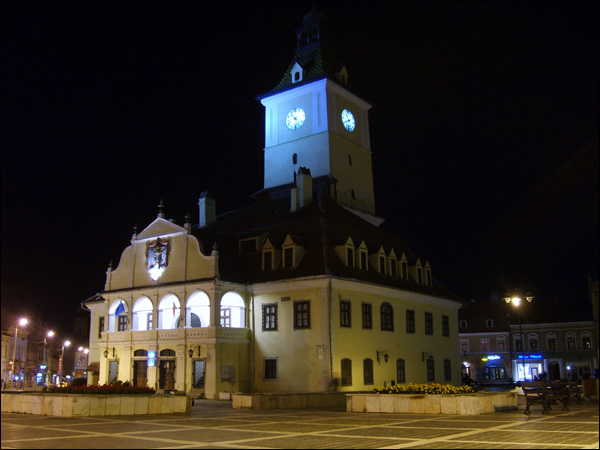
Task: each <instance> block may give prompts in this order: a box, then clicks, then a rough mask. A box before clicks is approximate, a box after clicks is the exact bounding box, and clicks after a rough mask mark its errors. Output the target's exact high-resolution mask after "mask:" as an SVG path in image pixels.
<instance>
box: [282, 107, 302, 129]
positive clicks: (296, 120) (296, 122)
mask: <svg viewBox="0 0 600 450" xmlns="http://www.w3.org/2000/svg"><path fill="white" fill-rule="evenodd" d="M304 119H306V115H305V114H304V110H303V109H302V108H296V109H292V110H291V111H290V112H289V113H288V115H287V117H286V118H285V124H286V125H287V127H288V128H289V129H290V130H295V129H296V128H300V127H301V126H302V124H303V123H304Z"/></svg>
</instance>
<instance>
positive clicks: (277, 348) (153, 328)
mask: <svg viewBox="0 0 600 450" xmlns="http://www.w3.org/2000/svg"><path fill="white" fill-rule="evenodd" d="M323 25H324V17H323V16H322V15H320V14H319V13H318V12H316V11H315V10H313V11H311V13H309V14H307V16H306V17H305V20H304V24H303V27H302V28H301V29H299V30H297V34H298V36H299V41H298V42H299V43H298V49H297V50H296V53H295V57H294V60H293V61H292V63H291V64H290V67H289V69H288V70H287V71H286V72H285V75H284V77H283V79H282V81H281V82H280V84H279V85H278V86H277V87H276V88H275V89H273V90H272V91H270V92H269V93H267V94H265V95H263V96H261V97H260V99H261V102H262V103H263V104H264V105H265V108H266V116H265V125H266V138H265V184H264V188H263V190H262V191H260V192H258V193H257V194H255V199H256V202H255V203H254V204H253V205H251V206H249V207H247V208H245V209H241V210H238V211H234V212H229V213H227V214H223V215H220V216H217V215H216V203H215V199H214V198H213V197H211V196H210V195H208V194H206V193H204V194H202V195H201V197H200V201H199V214H200V219H199V224H198V226H196V227H192V226H191V224H190V223H189V221H188V222H187V223H186V224H185V225H184V226H183V227H180V226H178V225H175V224H174V223H172V222H170V221H167V220H165V219H164V214H163V213H162V210H161V212H159V215H158V217H157V219H156V220H155V221H154V222H152V223H151V224H149V225H148V226H147V227H146V228H145V229H144V230H143V231H142V232H141V233H139V234H134V236H133V237H132V240H131V245H130V246H129V247H127V248H126V249H125V250H124V251H123V254H122V256H121V260H120V262H119V264H118V266H117V267H116V269H114V270H113V269H112V268H109V270H108V272H107V281H106V285H105V289H104V291H103V292H101V293H99V294H98V295H96V296H94V297H92V298H91V299H89V300H87V301H86V302H85V305H86V307H87V308H88V309H89V310H90V312H91V323H92V326H91V339H90V361H92V362H99V364H98V366H99V370H98V372H97V377H98V382H99V383H101V384H102V383H107V382H111V381H114V380H121V381H125V380H130V381H133V382H134V383H135V384H147V385H150V386H152V387H156V388H158V389H161V390H165V391H168V390H178V391H183V392H188V393H189V392H192V393H195V394H200V393H202V394H204V395H205V396H206V397H208V398H215V397H217V396H218V395H219V392H223V391H227V392H281V393H282V392H323V391H329V390H332V389H338V390H343V391H362V390H370V389H372V388H373V387H375V386H382V385H384V384H395V383H404V382H417V383H419V382H428V381H429V382H431V381H436V382H441V383H453V384H460V366H459V361H458V353H457V349H458V329H457V327H456V324H457V319H458V316H457V310H458V308H459V307H460V305H461V302H460V301H459V300H458V299H456V298H455V297H454V296H453V295H452V294H451V293H449V292H448V291H447V290H446V289H445V288H444V287H443V286H441V285H440V284H439V283H438V282H437V281H436V279H435V278H434V277H433V276H432V274H431V267H430V266H429V264H428V263H426V264H425V266H424V267H423V266H422V264H421V260H420V259H419V258H418V257H416V256H415V255H414V254H413V253H412V252H411V251H410V249H409V248H408V247H407V245H406V242H405V241H404V240H403V239H401V238H399V237H397V236H395V235H393V234H390V233H388V232H386V231H384V230H382V229H380V228H378V226H377V225H378V224H379V223H381V218H379V217H377V216H376V215H375V209H374V195H373V187H372V184H373V183H372V180H373V176H372V170H371V149H370V142H369V136H368V121H367V119H368V117H367V111H368V109H369V108H370V106H369V105H368V103H367V102H365V101H363V100H361V99H360V97H358V96H357V95H356V94H355V93H354V92H353V91H352V90H351V89H350V88H349V86H348V84H347V83H348V71H347V70H346V68H345V67H344V66H340V65H339V64H336V63H334V62H333V61H334V59H335V58H333V57H332V56H333V55H332V54H331V52H330V48H329V46H328V45H327V42H325V41H326V37H327V33H326V31H325V28H324V27H323ZM344 111H345V112H344ZM348 113H351V114H348ZM342 194H344V195H342ZM346 194H347V196H345V195H346ZM348 199H349V200H350V201H348ZM417 267H418V268H419V269H420V270H421V272H419V271H418V270H416V268H417ZM423 269H425V270H429V278H426V277H425V275H424V272H422V271H423ZM424 280H429V281H428V282H425V281H424ZM89 377H90V378H91V377H92V375H90V376H89Z"/></svg>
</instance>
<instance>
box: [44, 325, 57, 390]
mask: <svg viewBox="0 0 600 450" xmlns="http://www.w3.org/2000/svg"><path fill="white" fill-rule="evenodd" d="M52 336H54V331H52V330H50V331H48V332H47V333H46V336H44V357H43V358H42V362H43V363H44V365H45V366H46V368H45V369H44V382H43V385H44V386H48V362H47V361H46V345H48V340H47V339H46V338H51V337H52Z"/></svg>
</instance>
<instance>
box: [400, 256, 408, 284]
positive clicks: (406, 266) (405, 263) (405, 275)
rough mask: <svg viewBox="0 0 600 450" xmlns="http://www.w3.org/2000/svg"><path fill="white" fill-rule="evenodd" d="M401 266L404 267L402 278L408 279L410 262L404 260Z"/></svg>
mask: <svg viewBox="0 0 600 450" xmlns="http://www.w3.org/2000/svg"><path fill="white" fill-rule="evenodd" d="M401 267H402V278H403V279H405V280H407V279H408V263H407V262H406V261H402V264H401Z"/></svg>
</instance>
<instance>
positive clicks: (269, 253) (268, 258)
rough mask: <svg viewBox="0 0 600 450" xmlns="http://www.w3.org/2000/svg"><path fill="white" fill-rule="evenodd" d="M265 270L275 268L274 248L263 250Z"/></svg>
mask: <svg viewBox="0 0 600 450" xmlns="http://www.w3.org/2000/svg"><path fill="white" fill-rule="evenodd" d="M262 266H263V267H262V269H263V270H273V250H265V251H263V263H262Z"/></svg>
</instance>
